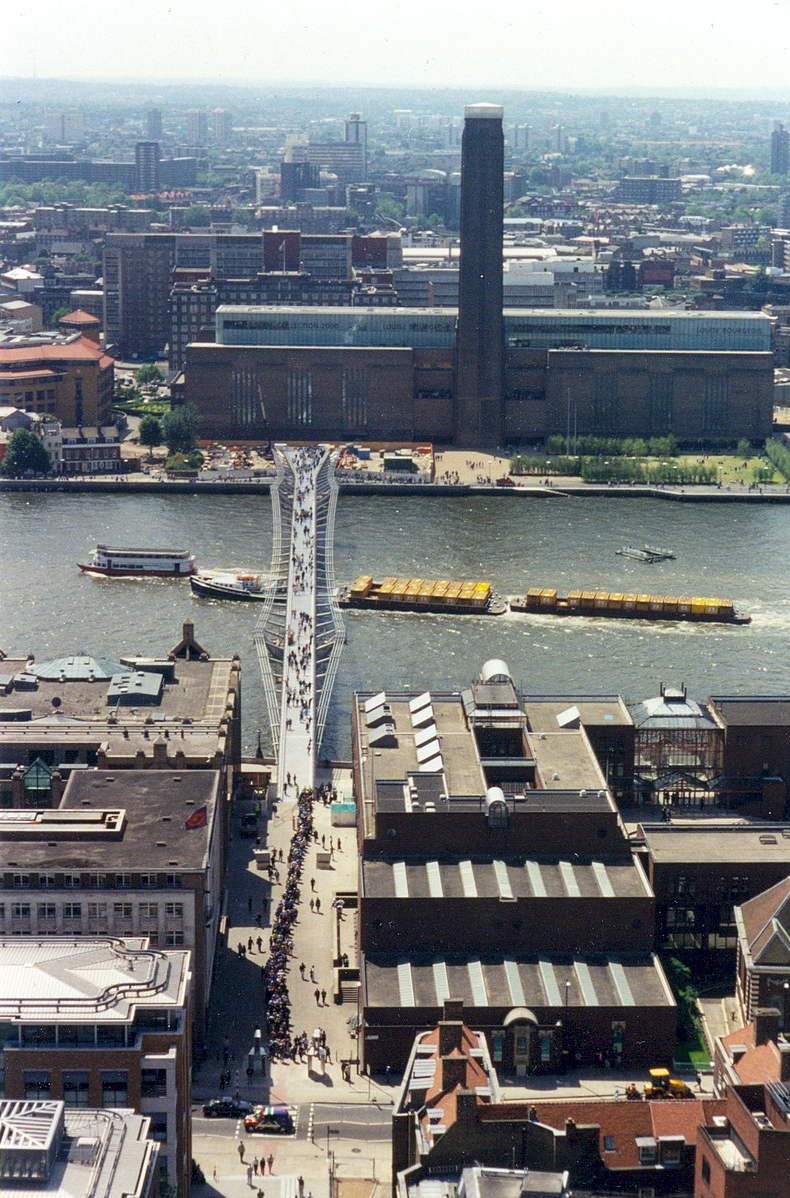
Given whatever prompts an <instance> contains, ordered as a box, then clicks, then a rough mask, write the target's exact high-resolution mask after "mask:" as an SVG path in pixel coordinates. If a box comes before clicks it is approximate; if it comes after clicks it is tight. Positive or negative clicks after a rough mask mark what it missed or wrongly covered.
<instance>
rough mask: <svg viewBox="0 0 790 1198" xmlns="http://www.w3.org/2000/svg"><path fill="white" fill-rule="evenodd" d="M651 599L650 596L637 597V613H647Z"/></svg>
mask: <svg viewBox="0 0 790 1198" xmlns="http://www.w3.org/2000/svg"><path fill="white" fill-rule="evenodd" d="M651 599H652V595H637V597H636V610H637V611H647V610H648V609H649V607H650V600H651Z"/></svg>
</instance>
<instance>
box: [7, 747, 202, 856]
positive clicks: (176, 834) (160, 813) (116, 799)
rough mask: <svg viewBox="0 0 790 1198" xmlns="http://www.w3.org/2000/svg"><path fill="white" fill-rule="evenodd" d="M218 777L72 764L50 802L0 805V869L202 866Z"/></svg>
mask: <svg viewBox="0 0 790 1198" xmlns="http://www.w3.org/2000/svg"><path fill="white" fill-rule="evenodd" d="M219 778H220V775H219V773H218V771H217V770H184V771H182V772H178V771H176V770H171V769H165V770H152V769H144V770H118V771H112V770H93V769H86V770H75V771H74V772H73V773H72V774H71V776H70V778H69V780H68V783H67V784H66V789H65V791H64V794H63V798H62V801H61V805H60V807H59V808H57V809H56V810H50V809H44V810H33V809H28V810H24V811H19V810H5V811H0V840H3V841H4V842H5V844H4V851H3V854H2V859H0V870H6V871H8V870H9V869H12V868H13V869H16V868H20V869H23V868H24V869H36V868H38V869H45V870H46V871H47V872H51V871H52V870H53V869H56V870H57V869H59V870H61V871H62V870H75V869H80V870H96V871H102V872H103V871H105V870H121V871H128V870H130V869H138V870H146V871H160V872H167V871H175V870H178V871H181V870H189V871H199V870H202V869H204V868H205V866H206V863H207V859H208V852H209V843H210V840H211V837H212V835H213V830H214V818H215V814H216V806H217V796H218V789H219ZM204 809H205V816H206V819H205V823H204V822H203V820H202V816H199V815H198V813H200V812H201V811H203V810H204ZM191 817H196V818H195V819H192V825H194V826H188V825H187V821H188V820H190V818H191ZM0 876H1V875H0Z"/></svg>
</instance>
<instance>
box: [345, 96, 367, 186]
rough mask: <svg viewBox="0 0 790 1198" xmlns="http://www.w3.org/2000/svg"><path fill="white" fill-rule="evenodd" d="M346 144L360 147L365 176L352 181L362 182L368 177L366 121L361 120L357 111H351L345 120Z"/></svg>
mask: <svg viewBox="0 0 790 1198" xmlns="http://www.w3.org/2000/svg"><path fill="white" fill-rule="evenodd" d="M346 144H347V145H352V146H361V147H362V169H363V172H364V176H365V177H364V179H362V180H358V179H355V180H352V182H362V183H364V182H365V180H366V179H367V177H368V123H367V121H363V120H362V117H361V116H360V114H359V113H358V112H352V113H351V115H350V116H349V117H348V119H347V120H346Z"/></svg>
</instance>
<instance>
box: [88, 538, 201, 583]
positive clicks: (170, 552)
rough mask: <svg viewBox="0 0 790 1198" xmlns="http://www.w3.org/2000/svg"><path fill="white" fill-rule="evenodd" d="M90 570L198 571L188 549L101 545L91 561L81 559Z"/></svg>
mask: <svg viewBox="0 0 790 1198" xmlns="http://www.w3.org/2000/svg"><path fill="white" fill-rule="evenodd" d="M77 565H78V566H79V568H80V570H84V571H85V572H86V573H88V574H106V575H108V576H110V577H113V578H126V577H130V578H134V577H143V578H144V577H146V576H150V577H152V578H187V577H188V576H189V575H190V574H194V573H195V559H194V557H193V556H192V554H191V553H190V552H189V550H187V549H126V548H120V547H117V546H112V545H97V546H96V548H95V549H94V550H93V551H92V553H91V554H90V556H89V557H88V560H87V562H85V563H83V562H78V563H77Z"/></svg>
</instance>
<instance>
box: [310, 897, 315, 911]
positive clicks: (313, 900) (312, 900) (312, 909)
mask: <svg viewBox="0 0 790 1198" xmlns="http://www.w3.org/2000/svg"><path fill="white" fill-rule="evenodd" d="M310 910H311V911H315V899H310Z"/></svg>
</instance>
